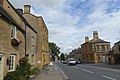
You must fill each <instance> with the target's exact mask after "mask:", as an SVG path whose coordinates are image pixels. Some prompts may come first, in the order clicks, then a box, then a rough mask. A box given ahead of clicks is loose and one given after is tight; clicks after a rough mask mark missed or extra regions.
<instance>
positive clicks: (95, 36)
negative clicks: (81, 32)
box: [93, 31, 99, 40]
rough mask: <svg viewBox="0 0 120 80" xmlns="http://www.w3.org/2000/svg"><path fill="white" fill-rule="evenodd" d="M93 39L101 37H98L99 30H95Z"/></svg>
mask: <svg viewBox="0 0 120 80" xmlns="http://www.w3.org/2000/svg"><path fill="white" fill-rule="evenodd" d="M93 39H94V40H97V39H99V37H98V32H97V31H93Z"/></svg>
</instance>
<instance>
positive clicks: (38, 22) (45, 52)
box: [24, 5, 49, 68]
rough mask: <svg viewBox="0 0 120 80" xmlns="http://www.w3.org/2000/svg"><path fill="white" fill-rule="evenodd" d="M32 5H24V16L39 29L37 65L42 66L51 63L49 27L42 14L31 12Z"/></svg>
mask: <svg viewBox="0 0 120 80" xmlns="http://www.w3.org/2000/svg"><path fill="white" fill-rule="evenodd" d="M30 9H31V6H30V5H24V17H25V18H26V20H27V21H28V22H29V23H30V24H31V25H32V26H33V28H34V29H35V30H36V31H37V37H36V42H37V44H36V54H37V58H36V60H37V66H38V67H40V68H42V67H43V66H44V65H47V64H48V63H49V46H48V29H47V27H46V25H45V22H44V20H43V18H42V17H41V16H35V15H34V14H31V13H30Z"/></svg>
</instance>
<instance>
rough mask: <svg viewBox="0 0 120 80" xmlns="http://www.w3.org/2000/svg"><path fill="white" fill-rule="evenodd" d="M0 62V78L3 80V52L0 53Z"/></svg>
mask: <svg viewBox="0 0 120 80" xmlns="http://www.w3.org/2000/svg"><path fill="white" fill-rule="evenodd" d="M0 58H1V60H0V64H1V70H0V80H3V73H4V54H1V53H0Z"/></svg>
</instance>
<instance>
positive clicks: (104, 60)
mask: <svg viewBox="0 0 120 80" xmlns="http://www.w3.org/2000/svg"><path fill="white" fill-rule="evenodd" d="M102 62H103V63H105V62H106V57H105V55H103V56H102Z"/></svg>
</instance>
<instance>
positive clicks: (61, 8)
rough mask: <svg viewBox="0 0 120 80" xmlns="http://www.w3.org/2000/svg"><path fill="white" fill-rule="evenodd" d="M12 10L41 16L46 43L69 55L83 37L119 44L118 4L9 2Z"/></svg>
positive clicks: (111, 0)
mask: <svg viewBox="0 0 120 80" xmlns="http://www.w3.org/2000/svg"><path fill="white" fill-rule="evenodd" d="M9 1H10V2H11V3H12V4H13V6H14V7H15V8H22V9H23V6H24V4H27V5H28V4H29V5H31V13H32V14H34V15H37V16H42V17H43V18H44V21H45V23H46V25H47V28H48V30H49V42H54V43H56V44H57V46H59V47H60V48H61V49H60V50H61V52H63V53H65V54H69V52H71V51H72V50H73V49H75V48H78V47H80V45H81V44H82V43H84V41H85V36H89V39H92V38H93V31H97V32H98V34H99V38H101V39H103V40H105V41H109V42H110V43H111V47H112V46H113V44H114V43H116V42H118V41H119V40H120V0H9Z"/></svg>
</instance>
